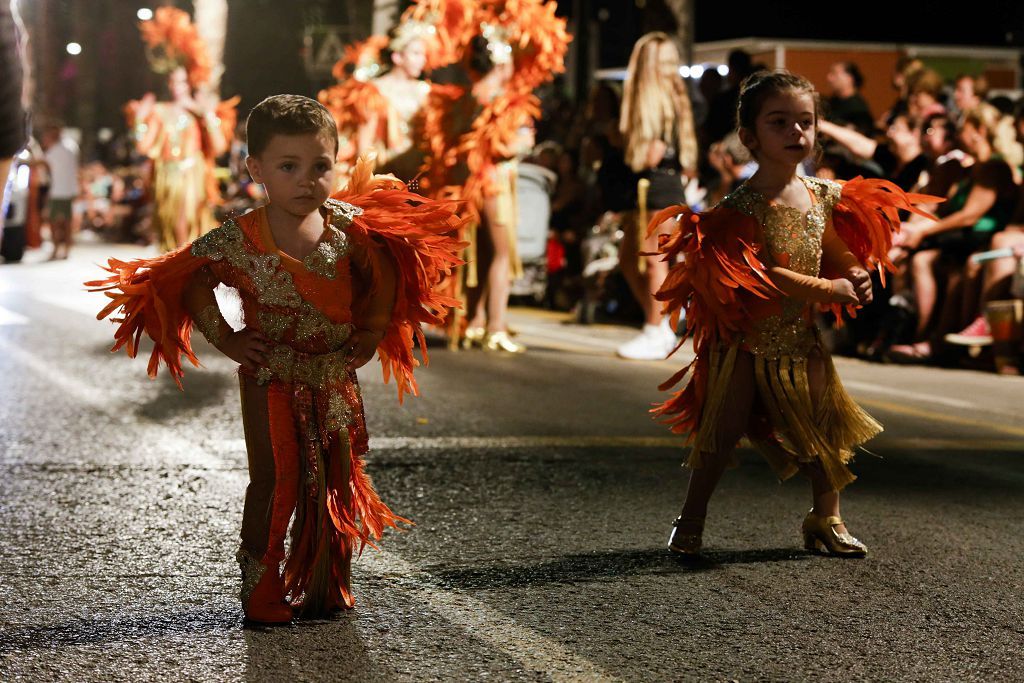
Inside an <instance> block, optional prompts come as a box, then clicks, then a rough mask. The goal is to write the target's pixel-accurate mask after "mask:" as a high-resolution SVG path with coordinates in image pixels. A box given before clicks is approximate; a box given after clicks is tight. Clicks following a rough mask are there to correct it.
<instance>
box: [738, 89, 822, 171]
mask: <svg viewBox="0 0 1024 683" xmlns="http://www.w3.org/2000/svg"><path fill="white" fill-rule="evenodd" d="M816 127H817V120H816V119H815V114H814V97H813V96H812V95H811V93H809V92H804V91H792V90H791V91H787V92H780V93H777V94H775V95H770V96H769V97H767V98H766V99H765V101H764V102H763V103H762V105H761V111H760V112H758V114H757V119H756V120H755V121H754V129H753V130H750V129H749V128H741V129H740V139H741V141H742V142H743V144H744V145H746V146H747V148H748V149H750V151H751V152H753V154H754V155H755V156H756V157H757V159H758V160H761V161H774V162H777V163H784V164H792V165H794V166H795V165H797V164H799V163H800V162H801V161H803V160H804V159H806V158H807V157H808V156H810V154H811V151H812V150H813V149H814V140H815V134H816Z"/></svg>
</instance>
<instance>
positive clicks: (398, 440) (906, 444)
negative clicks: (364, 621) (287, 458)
mask: <svg viewBox="0 0 1024 683" xmlns="http://www.w3.org/2000/svg"><path fill="white" fill-rule="evenodd" d="M683 441H684V440H683V438H682V437H679V436H374V437H370V451H371V452H373V451H375V450H379V451H411V452H421V451H432V450H441V451H454V450H477V451H480V450H487V451H506V450H512V449H542V448H621V449H623V450H628V449H642V448H643V449H646V448H678V449H680V450H682V449H683V448H685V446H684V443H683ZM205 443H207V444H208V446H209V447H210V448H212V449H213V450H214V451H216V452H218V453H225V452H234V453H241V452H243V451H244V450H245V439H209V440H207V441H206V442H205ZM871 443H872V444H874V446H872V448H883V449H888V450H901V451H913V450H955V451H1024V443H1022V442H1021V441H1020V440H1019V439H998V438H991V439H967V438H964V439H941V438H940V439H933V438H929V437H908V438H897V437H890V436H887V435H886V434H882V435H881V436H879V437H877V438H876V439H875V440H874V441H872V442H871ZM740 447H741V448H748V449H752V448H753V446H751V445H750V444H749V443H747V442H746V441H743V442H742V444H741V446H740Z"/></svg>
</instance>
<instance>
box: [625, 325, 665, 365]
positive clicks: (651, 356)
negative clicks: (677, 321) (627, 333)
mask: <svg viewBox="0 0 1024 683" xmlns="http://www.w3.org/2000/svg"><path fill="white" fill-rule="evenodd" d="M676 342H677V340H676V335H675V333H674V332H673V331H672V328H671V327H669V324H668V321H667V320H662V321H661V324H660V325H644V329H643V331H642V332H641V333H640V334H638V335H637V336H636V337H634V338H633V339H630V340H629V341H628V342H626V343H625V344H623V345H622V346H620V347H619V348H618V350H617V351H616V353H617V354H618V355H619V357H620V358H628V359H629V360H664V359H665V358H667V357H668V354H670V353H672V349H674V348H675V346H676Z"/></svg>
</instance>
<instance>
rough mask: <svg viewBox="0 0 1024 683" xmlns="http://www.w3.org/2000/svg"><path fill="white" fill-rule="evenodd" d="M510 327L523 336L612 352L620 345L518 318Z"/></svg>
mask: <svg viewBox="0 0 1024 683" xmlns="http://www.w3.org/2000/svg"><path fill="white" fill-rule="evenodd" d="M512 327H514V328H515V329H516V330H518V331H519V332H521V333H522V334H523V336H530V337H537V338H538V339H554V340H557V341H563V342H570V343H573V344H579V345H580V346H585V347H588V348H592V349H601V350H603V351H612V352H614V351H615V350H616V349H617V348H619V347H620V346H621V345H622V342H619V341H614V340H612V339H599V338H596V337H587V336H585V335H582V334H575V333H573V332H567V331H565V330H554V329H552V328H551V327H547V326H544V325H531V324H529V323H526V322H523V321H520V320H516V321H514V322H513V323H512Z"/></svg>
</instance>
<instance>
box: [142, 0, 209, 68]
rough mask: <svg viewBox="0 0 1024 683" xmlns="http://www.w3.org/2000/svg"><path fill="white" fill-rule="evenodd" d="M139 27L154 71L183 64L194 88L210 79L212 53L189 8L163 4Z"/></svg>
mask: <svg viewBox="0 0 1024 683" xmlns="http://www.w3.org/2000/svg"><path fill="white" fill-rule="evenodd" d="M139 31H141V32H142V41H143V42H144V43H146V56H147V57H148V58H149V63H150V66H152V67H153V70H154V71H156V72H157V73H161V74H166V73H170V72H171V71H173V70H174V69H176V68H178V67H184V69H185V70H186V71H187V72H188V82H189V84H191V86H192V87H193V88H198V87H199V86H201V85H203V84H205V83H206V82H208V81H209V80H210V76H211V75H212V72H213V71H212V69H213V67H212V64H211V62H210V55H209V53H208V52H207V50H206V43H205V42H204V41H203V39H202V38H201V37H200V36H199V31H198V30H196V27H195V24H193V23H192V19H191V18H190V17H189V15H188V12H185V11H184V10H180V9H175V8H174V7H160V8H158V9H157V10H156V11H155V13H154V16H153V18H152V19H150V20H148V21H143V22H141V23H140V24H139Z"/></svg>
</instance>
